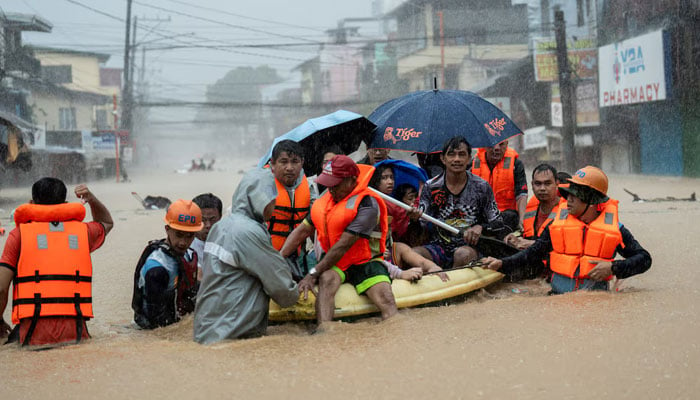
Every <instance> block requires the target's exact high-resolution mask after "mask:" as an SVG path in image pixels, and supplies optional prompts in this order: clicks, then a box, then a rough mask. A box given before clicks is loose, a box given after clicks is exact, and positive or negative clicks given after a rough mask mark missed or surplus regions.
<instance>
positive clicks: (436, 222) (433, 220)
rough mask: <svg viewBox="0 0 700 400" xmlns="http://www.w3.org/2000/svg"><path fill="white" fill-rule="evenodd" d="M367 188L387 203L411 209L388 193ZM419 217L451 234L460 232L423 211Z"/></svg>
mask: <svg viewBox="0 0 700 400" xmlns="http://www.w3.org/2000/svg"><path fill="white" fill-rule="evenodd" d="M369 190H371V191H373V192H374V193H376V194H377V195H379V197H381V198H382V199H384V200H386V201H388V202H389V203H392V204H395V205H397V206H399V207H401V208H403V209H404V210H406V211H411V209H412V207H411V206H409V205H408V204H404V203H403V202H402V201H399V200H396V199H395V198H393V197H391V196H388V195H386V194H384V193H382V192H380V191H379V190H377V189H375V188H369ZM420 217H421V219H424V220H426V221H428V222H431V223H433V224H435V225H437V226H439V227H440V228H442V229H444V230H446V231H449V232H451V233H453V234H455V235H459V234H460V230H459V229H457V228H455V227H454V226H450V225H447V224H446V223H444V222H442V221H440V220H439V219H436V218H433V217H431V216H430V215H426V214H425V213H423V214H421V216H420Z"/></svg>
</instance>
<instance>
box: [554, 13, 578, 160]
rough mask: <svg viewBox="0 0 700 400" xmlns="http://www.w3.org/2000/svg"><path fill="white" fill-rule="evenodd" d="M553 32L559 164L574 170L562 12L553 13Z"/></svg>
mask: <svg viewBox="0 0 700 400" xmlns="http://www.w3.org/2000/svg"><path fill="white" fill-rule="evenodd" d="M554 32H555V36H556V42H557V64H558V66H559V91H560V92H561V106H562V119H563V122H562V128H561V157H562V160H561V166H562V168H563V170H564V171H567V172H569V173H573V172H574V171H576V169H577V168H576V149H575V148H574V134H575V129H576V119H575V112H574V109H575V107H574V90H573V89H574V85H573V82H572V81H571V69H570V68H569V57H568V54H567V48H566V24H565V21H564V12H563V11H555V13H554Z"/></svg>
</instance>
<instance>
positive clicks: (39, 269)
mask: <svg viewBox="0 0 700 400" xmlns="http://www.w3.org/2000/svg"><path fill="white" fill-rule="evenodd" d="M84 218H85V207H83V205H82V204H79V203H65V204H57V205H38V204H24V205H21V206H19V207H17V209H16V210H15V222H16V224H17V226H19V232H20V240H21V243H22V244H21V247H20V256H19V262H18V263H17V264H18V265H17V274H16V276H15V278H14V281H13V284H14V287H13V292H12V322H13V323H14V324H18V323H19V321H20V320H21V319H23V318H30V317H31V318H39V317H47V316H72V317H79V318H85V319H87V318H92V317H93V314H92V262H91V260H90V245H89V242H88V230H87V226H86V225H85V224H84V223H82V222H81V221H82V220H83V219H84Z"/></svg>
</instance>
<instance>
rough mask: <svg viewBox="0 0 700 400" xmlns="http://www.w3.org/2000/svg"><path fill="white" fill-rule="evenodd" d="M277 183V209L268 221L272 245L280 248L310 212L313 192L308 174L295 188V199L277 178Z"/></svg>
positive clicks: (277, 248)
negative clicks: (307, 178) (310, 188)
mask: <svg viewBox="0 0 700 400" xmlns="http://www.w3.org/2000/svg"><path fill="white" fill-rule="evenodd" d="M275 185H277V199H276V200H275V211H274V213H273V214H272V218H270V221H269V223H268V232H270V236H271V237H272V247H274V248H275V249H276V250H280V249H281V248H282V246H283V245H284V242H285V241H286V240H287V237H288V236H289V234H290V233H292V231H293V230H294V228H296V227H297V226H298V225H299V224H300V223H301V222H302V221H304V218H306V214H308V213H309V206H310V205H311V192H310V190H309V182H308V181H307V180H306V176H302V179H301V183H300V184H299V186H297V187H296V189H294V201H292V199H291V198H290V197H289V192H287V189H286V188H285V186H284V185H283V184H282V183H281V182H279V181H278V180H277V179H275Z"/></svg>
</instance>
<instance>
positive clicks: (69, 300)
mask: <svg viewBox="0 0 700 400" xmlns="http://www.w3.org/2000/svg"><path fill="white" fill-rule="evenodd" d="M34 296H35V297H33V298H26V297H24V298H19V299H13V300H12V305H13V306H21V305H24V304H34V305H40V304H73V303H79V304H85V303H92V297H78V298H75V297H40V295H39V294H38V293H36V294H35V295H34Z"/></svg>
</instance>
